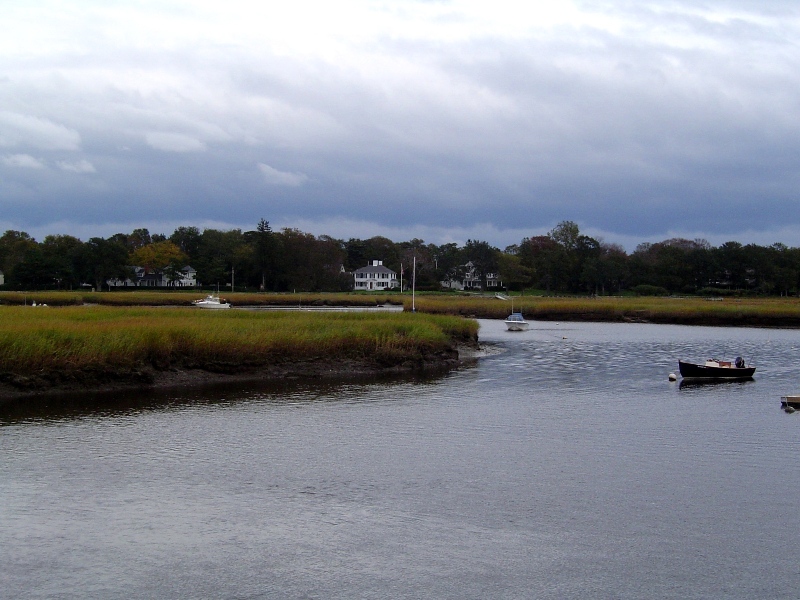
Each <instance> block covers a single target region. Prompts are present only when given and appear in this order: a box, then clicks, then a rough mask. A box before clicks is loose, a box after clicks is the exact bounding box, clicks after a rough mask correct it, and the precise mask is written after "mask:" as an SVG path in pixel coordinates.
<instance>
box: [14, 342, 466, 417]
mask: <svg viewBox="0 0 800 600" xmlns="http://www.w3.org/2000/svg"><path fill="white" fill-rule="evenodd" d="M480 354H481V350H480V348H479V347H478V346H477V344H459V345H457V346H452V347H451V348H448V349H447V350H444V351H440V352H438V353H427V354H419V355H417V356H414V357H412V358H408V357H406V358H405V359H403V360H401V361H399V362H396V363H392V362H391V361H388V360H387V358H386V357H379V358H374V357H369V358H363V359H352V358H331V359H317V360H307V361H286V362H282V363H272V364H252V363H249V364H248V363H241V362H236V363H233V362H231V363H221V362H217V363H213V364H187V363H183V364H171V365H153V364H147V365H140V366H138V367H135V368H125V367H99V366H98V367H91V368H86V369H80V370H71V371H64V370H61V371H49V372H46V371H41V372H37V373H30V374H25V375H21V374H14V373H0V403H2V402H3V401H7V400H16V399H21V398H25V397H35V396H41V395H51V394H71V393H79V392H114V391H130V390H166V389H169V388H187V387H191V386H203V385H213V384H218V383H234V382H241V383H246V382H248V381H278V380H281V381H284V380H325V379H330V380H348V379H360V378H368V377H374V376H380V375H402V374H403V373H409V374H416V373H431V374H433V373H446V372H447V371H450V370H452V369H456V368H458V367H460V366H463V365H465V364H469V363H470V362H473V361H474V360H476V359H477V357H478V356H480Z"/></svg>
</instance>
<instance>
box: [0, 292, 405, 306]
mask: <svg viewBox="0 0 800 600" xmlns="http://www.w3.org/2000/svg"><path fill="white" fill-rule="evenodd" d="M207 294H208V292H205V291H198V290H174V291H146V290H136V291H127V292H58V291H54V292H0V304H2V305H12V306H13V305H20V306H22V305H26V304H27V305H30V304H31V303H32V302H34V301H35V302H36V303H37V304H47V305H48V306H71V305H81V304H102V305H106V306H191V304H192V301H193V300H198V299H200V298H203V297H204V296H206V295H207ZM220 296H222V297H223V298H225V299H226V300H228V301H229V302H231V303H232V304H233V305H234V306H378V305H381V304H396V305H400V304H402V303H403V296H402V295H400V294H399V293H398V294H391V293H388V294H365V293H361V292H357V293H347V292H343V293H338V294H336V293H326V294H311V293H286V294H277V293H276V294H264V293H246V292H233V293H231V292H227V293H226V292H221V293H220Z"/></svg>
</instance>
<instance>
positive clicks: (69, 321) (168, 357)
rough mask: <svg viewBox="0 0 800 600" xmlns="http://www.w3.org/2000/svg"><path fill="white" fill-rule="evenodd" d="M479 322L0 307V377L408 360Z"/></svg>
mask: <svg viewBox="0 0 800 600" xmlns="http://www.w3.org/2000/svg"><path fill="white" fill-rule="evenodd" d="M477 327H478V326H477V323H475V322H474V321H469V320H464V319H460V318H455V317H448V316H440V315H422V314H409V313H356V312H353V313H336V314H331V313H314V312H302V311H292V312H271V311H244V310H228V311H204V310H202V309H197V308H130V307H108V306H81V307H64V308H31V307H13V306H3V307H0V372H6V373H31V372H37V371H48V370H80V369H86V368H91V367H128V368H131V367H136V366H137V365H145V364H151V365H156V366H161V367H164V366H169V365H172V364H179V365H182V366H200V367H202V366H204V365H207V364H209V363H211V364H213V363H233V364H238V365H253V366H257V365H262V364H273V363H280V362H284V361H297V360H317V359H325V360H335V359H337V358H355V359H365V358H366V359H372V360H377V361H379V362H381V361H382V362H384V363H386V362H391V361H392V360H397V361H402V360H404V359H409V358H414V357H418V356H420V355H422V354H424V353H435V352H441V351H444V350H446V349H448V348H450V347H451V346H452V344H453V341H454V340H463V341H471V340H474V339H475V338H476V336H477Z"/></svg>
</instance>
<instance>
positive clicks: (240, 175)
mask: <svg viewBox="0 0 800 600" xmlns="http://www.w3.org/2000/svg"><path fill="white" fill-rule="evenodd" d="M30 4H31V3H27V2H23V1H12V2H10V3H9V6H8V7H6V8H4V12H5V14H4V18H3V20H2V21H0V106H2V107H3V110H2V111H0V226H3V225H7V227H9V228H15V229H23V230H26V231H30V232H42V233H43V232H51V233H72V232H73V231H74V232H77V231H81V232H86V231H94V232H95V233H94V234H93V235H110V234H111V233H114V231H112V230H111V228H112V227H116V228H117V229H116V230H117V231H119V230H124V227H126V226H127V225H128V224H139V226H141V224H143V223H145V224H146V225H144V226H146V227H148V228H149V229H151V231H165V232H166V233H170V231H169V230H167V229H166V227H167V226H168V225H170V224H174V223H179V224H184V225H199V224H201V223H220V224H227V225H228V226H231V227H244V228H252V227H253V226H254V225H255V223H257V221H258V219H260V218H262V217H264V218H267V219H268V220H269V221H270V222H271V223H272V224H273V225H274V226H278V227H280V226H289V227H301V228H304V230H306V231H311V232H313V233H318V234H322V233H329V234H331V235H337V236H338V237H351V236H358V237H369V236H370V235H387V237H393V238H396V239H398V240H399V239H403V238H406V239H408V238H410V237H414V236H415V232H420V231H424V232H428V233H429V236H431V237H424V238H423V239H426V241H431V242H437V243H443V242H445V241H461V242H463V241H464V240H465V239H466V238H465V237H463V236H467V237H473V238H479V239H486V240H488V241H490V242H492V243H494V244H496V245H498V246H500V247H503V246H505V245H507V244H512V243H516V242H518V241H519V240H520V239H521V237H523V236H525V235H537V234H540V233H544V232H546V231H547V230H549V229H551V228H552V227H553V226H554V225H555V224H556V223H557V222H558V221H561V220H566V219H569V220H573V221H576V222H578V223H579V224H580V225H581V227H582V229H584V230H587V231H591V232H594V233H595V234H596V235H598V236H600V237H603V238H604V239H606V241H619V242H621V243H624V244H626V246H628V247H630V244H631V243H633V242H635V241H646V240H658V239H664V238H666V237H672V236H675V235H683V236H685V237H705V238H707V239H709V240H710V241H712V243H713V242H715V241H719V242H721V241H725V240H728V239H737V240H739V241H743V242H748V241H756V242H758V243H771V242H773V241H782V242H785V243H788V244H790V245H800V233H794V232H795V231H798V232H800V228H798V227H797V224H798V223H800V203H798V202H797V201H796V199H795V195H796V190H797V183H798V178H799V176H800V175H799V174H800V169H798V166H799V165H798V156H800V152H799V150H800V148H798V146H799V145H800V136H799V135H798V133H800V132H798V128H800V124H798V120H797V118H796V115H797V114H798V109H799V108H800V106H798V105H800V92H798V90H800V86H799V85H798V83H800V82H798V78H800V69H798V66H800V65H798V63H799V62H800V61H799V60H798V59H800V47H798V46H797V44H796V40H797V39H798V38H799V37H800V9H798V8H796V7H795V4H794V3H792V2H788V1H786V2H783V1H775V2H766V3H759V4H755V3H744V2H737V1H735V0H730V1H720V2H715V3H713V4H711V5H705V6H698V5H697V3H694V2H689V1H680V0H673V1H666V0H664V1H659V0H656V1H653V2H563V3H561V2H559V3H552V2H543V1H539V2H537V1H527V2H502V1H501V2H499V3H486V2H480V1H478V0H473V1H469V0H464V1H452V2H447V1H442V2H424V1H421V0H420V1H410V0H408V1H401V2H388V1H387V2H381V1H366V0H364V1H355V0H343V1H342V2H338V3H328V2H302V1H300V2H293V3H283V4H285V6H284V5H280V6H276V5H275V4H276V3H264V6H256V7H253V6H252V3H245V2H237V1H234V2H230V3H224V4H220V3H218V2H202V1H197V2H195V1H193V2H188V1H187V2H182V1H177V0H165V1H164V2H161V3H150V2H130V3H124V5H122V6H119V5H117V4H108V3H102V2H99V1H91V2H88V1H87V2H75V3H67V4H68V5H66V4H63V3H35V4H34V5H33V6H30ZM43 206H47V207H48V210H46V211H43V210H42V207H43ZM344 223H347V224H350V226H351V228H352V231H350V232H348V231H347V230H344V231H341V232H335V231H331V230H326V229H325V227H326V226H327V227H333V228H335V229H339V226H341V225H342V224H344ZM301 224H302V225H301ZM56 228H58V230H56ZM120 228H123V229H120ZM390 232H393V235H389V234H390ZM773 236H774V237H773ZM417 237H421V236H417ZM765 240H768V241H766V242H765Z"/></svg>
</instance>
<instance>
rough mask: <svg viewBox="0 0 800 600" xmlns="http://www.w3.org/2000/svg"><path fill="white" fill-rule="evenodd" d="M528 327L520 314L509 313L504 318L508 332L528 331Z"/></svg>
mask: <svg viewBox="0 0 800 600" xmlns="http://www.w3.org/2000/svg"><path fill="white" fill-rule="evenodd" d="M528 327H529V325H528V322H527V321H526V320H525V318H524V317H523V316H522V313H511V314H510V315H508V317H507V318H506V328H508V331H528Z"/></svg>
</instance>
